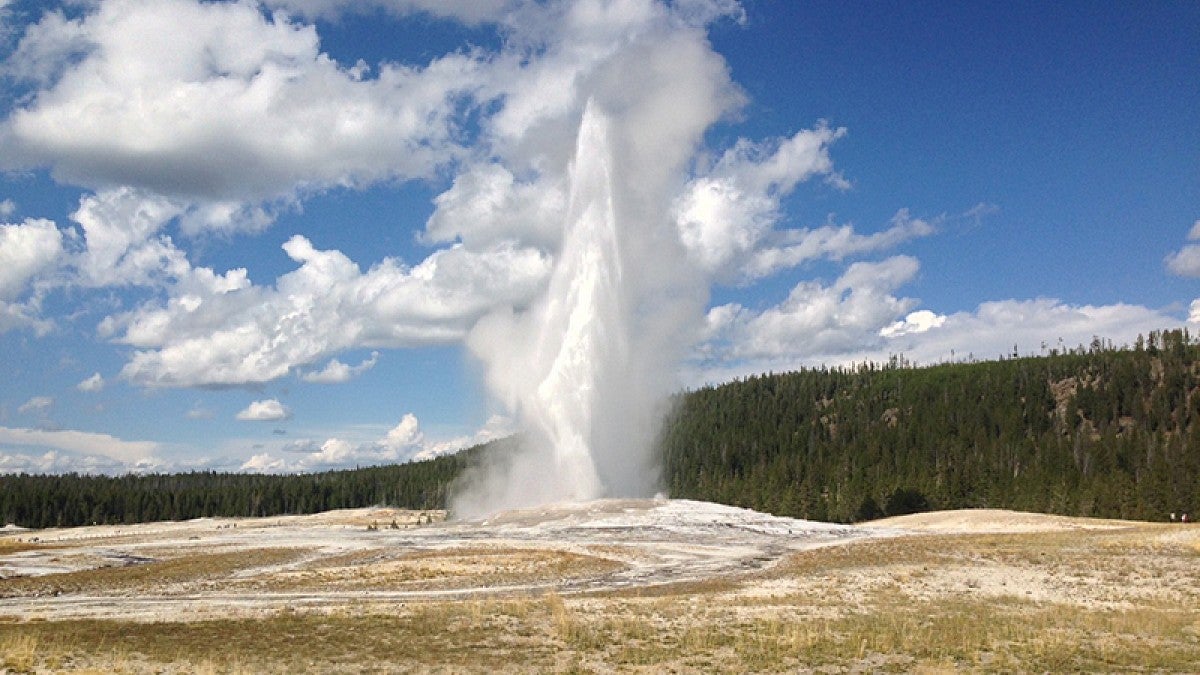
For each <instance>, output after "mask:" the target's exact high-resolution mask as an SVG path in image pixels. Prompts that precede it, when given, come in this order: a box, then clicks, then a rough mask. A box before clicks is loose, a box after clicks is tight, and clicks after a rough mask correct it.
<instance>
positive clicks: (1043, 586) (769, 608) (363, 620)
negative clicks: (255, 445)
mask: <svg viewBox="0 0 1200 675" xmlns="http://www.w3.org/2000/svg"><path fill="white" fill-rule="evenodd" d="M1178 532H1179V531H1172V530H1165V529H1156V528H1150V527H1147V528H1138V529H1132V530H1121V531H1107V532H1106V531H1065V532H1051V533H1033V534H1029V533H1027V534H1013V535H1000V534H996V535H945V534H929V535H921V536H912V537H905V538H897V539H883V540H872V541H857V542H853V543H849V544H846V545H839V546H833V547H828V548H822V549H815V550H810V551H804V552H799V553H795V554H792V555H790V556H788V557H787V558H785V559H784V560H783V561H781V562H780V563H779V564H778V565H776V566H775V567H773V568H772V569H770V570H769V571H767V572H760V573H752V574H747V575H743V576H738V577H715V578H712V579H706V580H700V581H694V582H686V583H676V584H668V585H664V586H656V587H643V588H638V589H628V590H615V591H609V592H604V593H589V594H579V595H568V594H563V593H547V594H537V595H526V596H519V597H510V598H505V599H496V598H492V599H474V600H461V601H429V602H408V603H393V604H382V603H374V604H370V605H367V604H361V603H360V604H358V605H346V606H341V607H333V608H330V607H328V606H327V607H325V608H324V609H319V610H318V609H314V610H309V611H305V612H298V611H283V612H278V613H275V614H271V615H268V616H261V617H257V618H225V619H221V620H210V621H192V622H183V621H176V622H159V623H153V622H132V621H104V620H88V621H84V620H63V621H7V622H5V621H3V620H0V672H2V671H4V670H8V671H11V672H28V671H36V670H41V671H52V672H54V671H70V672H76V671H83V672H87V670H88V669H91V670H92V671H94V672H130V673H139V672H162V673H173V672H189V673H190V672H213V673H217V672H221V673H225V672H347V673H349V672H371V671H434V672H499V673H504V672H530V671H556V672H596V671H600V672H611V671H621V672H625V671H632V672H662V671H674V672H689V671H700V672H730V673H733V672H792V671H796V670H804V669H815V670H826V671H831V672H843V671H859V672H888V671H890V672H918V673H949V672H964V671H965V672H995V671H1001V672H1031V671H1042V672H1069V671H1089V672H1112V671H1151V672H1194V670H1195V664H1196V663H1200V611H1198V610H1197V609H1196V608H1197V607H1198V606H1200V603H1198V600H1200V551H1198V550H1197V548H1196V540H1195V538H1180V537H1175V535H1176V534H1177V533H1178ZM305 553H306V552H303V551H296V550H282V549H264V550H260V551H255V552H252V553H249V554H248V553H238V554H210V555H205V556H186V557H180V558H177V559H173V560H167V561H163V562H161V563H152V564H149V565H143V566H138V567H134V568H120V569H112V570H93V571H92V572H90V573H76V574H72V575H58V576H61V577H68V578H73V579H75V580H76V582H77V583H78V584H79V585H80V587H84V588H91V589H98V588H101V587H103V586H104V585H105V584H109V583H115V584H117V585H118V586H119V587H121V588H125V589H129V588H137V587H140V586H145V587H154V588H159V587H163V586H164V585H165V584H166V583H167V582H166V580H175V582H178V581H181V580H182V581H184V582H186V583H192V584H195V583H199V582H207V581H208V580H211V579H216V578H223V577H228V576H229V575H230V574H231V573H232V572H233V571H236V570H238V569H248V568H250V567H253V566H256V565H257V566H268V565H275V564H282V563H286V562H289V561H297V560H298V561H300V564H298V565H297V566H296V567H295V569H289V570H285V571H284V572H283V573H281V572H279V571H274V572H272V573H271V574H270V575H268V577H267V578H270V579H281V578H286V576H284V577H281V576H280V575H281V574H292V573H301V574H309V575H316V574H319V573H324V574H326V575H327V576H326V577H324V579H326V581H328V580H329V579H342V581H341V582H337V583H345V584H351V585H353V584H375V583H377V582H378V579H379V578H380V577H378V576H373V575H375V573H376V572H378V571H379V570H380V569H388V567H387V566H389V565H390V566H394V568H395V569H396V570H398V571H397V572H396V574H397V575H401V576H396V577H395V578H394V581H395V583H401V582H400V581H396V580H398V579H401V578H402V575H404V574H408V575H410V577H411V578H414V579H416V578H417V577H419V575H417V572H418V571H420V570H425V571H426V572H429V573H430V574H432V575H433V576H432V577H429V578H427V579H425V580H424V581H421V580H420V579H417V581H418V582H420V583H425V582H429V583H434V582H437V583H442V582H443V581H446V580H456V579H459V578H460V577H462V578H466V577H470V578H472V579H473V581H475V582H478V581H479V580H480V579H479V578H478V577H476V576H475V575H482V577H483V578H487V579H511V578H517V577H520V578H526V579H528V578H553V577H556V576H559V575H562V577H561V578H567V577H569V576H570V575H572V574H575V575H585V574H587V575H590V574H595V573H598V571H603V570H604V569H608V567H607V566H610V565H616V566H618V567H619V565H620V563H616V562H614V561H612V560H609V559H607V558H604V557H599V556H586V555H581V554H575V553H568V552H563V551H558V550H553V549H525V548H511V547H510V548H505V547H468V548H456V549H447V550H440V551H427V552H420V553H416V554H412V553H406V552H404V551H395V552H393V551H388V550H381V549H376V550H373V551H371V552H369V553H368V552H352V553H347V554H344V555H340V556H337V557H332V556H331V557H328V558H324V559H320V560H318V561H316V562H312V563H309V562H304V561H303V559H301V558H298V556H302V555H305ZM380 566H383V567H380ZM372 570H374V571H372ZM423 573H424V572H422V574H423ZM123 574H133V575H135V576H134V577H133V578H132V579H131V578H125V577H122V576H121V575H123ZM138 575H144V577H143V576H138ZM339 575H341V576H339ZM412 575H417V576H416V577H413V576H412ZM462 575H466V576H465V577H463V576H462ZM488 575H491V576H488ZM321 578H322V577H319V576H314V577H312V578H308V580H307V581H305V582H304V583H306V584H314V585H315V586H320V584H321V583H324V582H320V581H319V579H321ZM14 581H23V580H8V581H4V582H0V593H3V591H4V589H6V588H9V587H10V586H9V584H11V583H12V582H14ZM42 581H45V579H43V580H42ZM328 583H330V584H333V586H332V587H337V586H336V583H334V582H328ZM403 583H409V582H403ZM989 584H990V585H989ZM315 586H314V587H315ZM228 587H229V584H228V582H226V583H225V585H223V586H219V587H218V588H228ZM363 587H366V586H363ZM372 587H375V586H372ZM1030 588H1033V589H1035V590H1036V591H1037V593H1036V594H1033V595H1029V594H1027V593H1026V590H1027V589H1030ZM97 592H98V591H97Z"/></svg>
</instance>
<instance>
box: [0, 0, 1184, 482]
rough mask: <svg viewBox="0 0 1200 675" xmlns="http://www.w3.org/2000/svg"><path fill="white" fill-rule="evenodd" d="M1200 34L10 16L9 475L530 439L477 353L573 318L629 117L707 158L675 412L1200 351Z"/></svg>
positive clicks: (631, 19) (739, 11)
mask: <svg viewBox="0 0 1200 675" xmlns="http://www.w3.org/2000/svg"><path fill="white" fill-rule="evenodd" d="M1197 35H1200V5H1197V4H1196V3H1194V2H1155V3H1095V2H1079V3H1071V2H1067V3H1054V4H1047V3H1032V2H1030V3H1022V2H1017V3H1014V2H972V3H944V2H906V3H883V2H864V3H845V2H782V1H779V2H767V1H763V0H759V1H750V0H748V1H746V2H743V3H741V4H738V3H736V2H734V1H733V0H686V1H685V0H678V1H677V2H672V3H661V2H651V1H650V0H619V1H618V0H613V1H611V2H601V1H599V0H592V1H582V2H573V3H564V2H540V3H534V2H525V1H522V0H488V1H480V2H470V1H467V0H463V1H461V2H449V1H447V2H435V1H434V0H393V1H387V0H371V1H370V2H347V1H344V0H265V1H263V2H251V1H249V0H247V1H244V2H237V3H220V2H217V3H201V2H196V1H194V0H108V1H100V2H90V1H89V2H68V3H63V4H62V5H61V6H59V5H57V4H56V3H51V2H33V1H29V0H0V59H2V61H0V224H2V227H3V230H0V471H30V472H33V471H39V472H40V471H105V472H122V471H130V470H138V471H147V470H180V469H182V470H187V469H192V468H196V469H206V468H213V469H219V470H247V471H288V470H320V469H325V468H336V467H342V466H355V465H362V464H371V463H379V462H393V461H404V460H407V459H410V458H412V457H424V456H429V455H432V454H436V453H439V452H446V451H449V450H452V449H455V448H458V447H462V446H463V445H468V444H471V443H474V442H478V441H481V440H486V439H488V438H492V437H496V436H498V435H504V434H507V433H510V432H511V431H512V430H513V429H515V428H517V426H518V425H519V424H520V420H519V418H518V417H517V411H514V410H510V409H507V408H506V406H505V403H504V402H503V401H502V400H500V399H501V398H502V397H500V396H497V395H496V392H495V391H490V390H489V389H488V388H487V387H486V386H485V384H484V379H485V378H484V376H483V374H484V370H485V366H484V365H483V364H482V363H481V362H480V358H481V357H480V355H479V354H478V353H473V352H472V350H471V349H469V348H468V347H467V343H468V341H469V340H470V339H471V335H472V334H477V332H478V331H477V322H479V321H480V320H481V319H482V318H484V317H487V316H489V315H492V314H495V313H497V312H506V311H512V310H513V309H514V308H515V309H516V311H518V312H519V311H522V310H523V309H524V308H526V307H528V306H530V304H531V303H536V302H537V300H538V298H540V297H542V296H544V294H545V293H546V285H547V282H548V279H549V276H550V273H551V270H552V269H553V268H554V265H555V261H556V260H557V255H558V253H559V252H560V251H559V247H560V246H561V243H562V231H563V228H564V227H566V226H567V225H568V223H566V222H564V215H563V213H564V211H563V202H564V199H565V195H566V194H567V193H568V192H569V187H570V186H569V173H568V167H569V166H570V164H571V162H572V152H573V148H574V133H575V130H577V129H578V127H579V123H580V122H579V121H580V118H581V116H582V114H583V110H584V107H585V104H586V102H587V101H588V100H590V99H595V98H597V97H601V98H602V97H603V96H605V95H607V96H610V98H613V100H614V101H616V102H615V103H612V105H613V106H615V107H614V110H615V109H617V108H619V107H620V105H626V104H627V107H628V109H629V110H638V111H642V112H640V113H638V114H637V115H635V114H634V113H624V114H625V116H624V117H619V116H618V118H616V122H615V123H616V124H619V125H623V126H622V127H621V128H622V129H626V130H627V131H628V132H629V133H631V134H644V137H645V138H647V139H651V142H654V143H660V142H661V143H663V148H664V151H665V152H668V153H677V154H678V155H679V156H680V157H685V158H686V161H685V162H683V163H681V164H680V166H681V167H682V168H680V169H679V170H678V171H677V172H676V173H677V175H674V176H673V182H672V183H671V185H673V186H674V187H673V188H672V191H671V192H669V193H664V194H663V195H660V196H658V197H656V198H657V199H658V203H659V204H658V205H659V206H661V210H662V212H663V213H664V214H666V215H665V216H663V217H666V218H669V219H670V220H671V222H670V225H671V227H672V228H674V229H673V230H672V231H673V232H675V233H676V235H677V237H678V240H677V241H676V242H675V244H676V245H677V247H678V248H679V250H680V251H682V253H681V254H680V256H681V258H680V260H679V261H676V262H678V263H679V265H680V266H682V267H686V268H687V270H688V273H689V274H694V275H696V276H695V278H697V279H700V280H701V283H702V284H704V285H706V286H707V288H708V301H707V304H706V306H705V307H704V308H702V309H703V311H700V312H697V313H695V316H692V317H690V318H688V317H685V318H684V319H682V320H681V321H683V323H682V324H681V325H680V326H679V327H678V330H679V334H680V335H687V336H689V337H688V341H689V344H688V345H686V346H687V349H686V350H685V351H684V353H683V354H682V356H681V357H680V358H679V359H678V362H677V363H676V364H675V368H674V376H675V377H676V378H677V382H676V383H675V384H676V386H677V387H678V388H683V387H688V386H695V385H698V384H702V383H705V382H721V381H724V380H726V379H729V378H732V377H737V376H741V375H745V374H749V373H755V372H763V371H767V370H774V371H779V370H784V369H787V368H794V367H799V366H811V365H818V364H841V363H853V362H859V361H862V360H866V359H873V360H886V359H887V358H888V356H890V355H892V354H900V353H903V354H905V355H906V356H907V357H908V358H910V359H913V360H916V361H918V362H921V363H935V362H939V361H944V360H948V359H951V358H965V357H966V356H967V355H974V356H976V357H979V358H992V357H995V356H997V355H999V354H1002V353H1008V352H1010V351H1011V350H1012V348H1013V346H1014V344H1015V345H1016V346H1017V347H1018V348H1019V350H1020V351H1021V352H1022V353H1026V354H1036V353H1039V352H1040V351H1041V350H1042V349H1043V345H1046V346H1047V347H1048V348H1052V347H1056V346H1058V345H1059V344H1062V345H1065V346H1067V347H1071V346H1075V345H1079V344H1084V343H1087V342H1090V340H1091V339H1092V337H1093V336H1100V337H1104V338H1107V339H1111V340H1113V341H1114V342H1116V343H1118V344H1120V343H1126V342H1130V341H1132V339H1133V338H1134V336H1136V335H1137V334H1139V333H1145V332H1147V331H1150V330H1154V329H1162V328H1172V327H1178V326H1185V325H1190V326H1192V327H1193V331H1195V329H1196V325H1195V324H1197V323H1200V302H1197V298H1200V280H1198V279H1200V112H1198V111H1200V40H1197V39H1196V36H1197ZM639 50H642V51H639ZM672 50H674V51H672ZM643 52H645V53H647V54H651V55H652V56H653V59H654V60H653V62H652V65H646V63H647V61H646V59H647V58H648V57H645V56H644V55H643ZM654 68H657V69H659V71H661V72H662V73H665V75H663V78H665V79H663V78H660V79H655V78H654V77H650V76H647V74H646V71H647V70H653V69H654ZM656 72H657V71H656ZM664 81H668V82H671V86H672V88H671V89H670V92H669V94H670V95H664V94H663V93H662V91H661V90H662V88H663V85H662V82H664ZM605 87H607V88H608V89H605ZM606 91H607V92H610V93H608V94H605V93H604V92H606ZM612 91H616V92H618V94H612V93H611V92H612ZM657 114H661V115H665V116H666V117H668V118H672V119H674V118H676V117H677V118H680V119H688V120H693V119H694V120H696V123H695V124H694V125H693V126H694V127H695V131H696V137H695V138H692V137H690V136H689V137H687V138H682V137H681V139H675V138H674V137H671V138H669V139H666V140H663V139H662V138H660V136H661V134H659V133H658V132H659V129H658V127H656V126H655V124H656V122H655V119H657V118H656V117H655V115H657ZM614 115H616V113H614ZM639 115H640V116H639ZM639 125H640V126H639ZM667 126H669V125H667ZM663 128H664V129H665V128H667V127H666V126H664V127H663ZM689 128H691V127H689ZM664 133H665V132H664ZM672 143H673V144H674V145H672ZM671 156H675V154H672V155H671ZM618 168H620V167H618ZM672 269H674V267H672ZM689 278H690V277H689ZM688 321H691V322H692V323H691V324H689V323H688ZM692 324H694V325H692Z"/></svg>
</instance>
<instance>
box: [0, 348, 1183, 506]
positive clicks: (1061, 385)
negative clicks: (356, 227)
mask: <svg viewBox="0 0 1200 675" xmlns="http://www.w3.org/2000/svg"><path fill="white" fill-rule="evenodd" d="M1198 386H1200V344H1197V343H1194V342H1193V341H1192V339H1191V337H1190V336H1189V335H1188V334H1187V333H1186V332H1185V331H1167V332H1162V333H1153V334H1151V335H1150V336H1148V337H1147V338H1146V339H1144V340H1142V339H1139V340H1138V342H1137V343H1136V344H1135V345H1134V346H1133V347H1131V348H1128V349H1114V348H1112V347H1111V346H1108V345H1106V344H1104V343H1103V342H1102V341H1101V340H1095V341H1094V342H1093V344H1092V345H1091V346H1090V348H1087V349H1084V348H1080V349H1075V350H1071V351H1068V352H1057V351H1051V352H1050V353H1048V354H1047V355H1044V356H1037V357H1025V358H1016V357H1014V358H1008V359H1001V360H997V361H988V362H971V363H950V364H942V365H936V366H930V367H920V368H917V367H912V366H910V365H909V364H907V363H905V362H904V360H903V359H902V358H896V359H893V360H892V362H891V363H888V364H884V365H873V364H867V365H862V366H859V367H857V368H853V369H820V370H807V371H801V372H794V373H785V374H772V375H764V376H760V377H752V378H748V379H745V380H741V381H737V382H732V383H729V384H725V385H721V386H717V387H707V388H704V389H701V390H698V391H694V392H690V393H686V394H681V395H680V396H679V398H678V400H677V401H676V407H675V414H674V415H673V416H672V417H671V419H670V420H669V421H668V424H667V425H666V428H665V429H664V432H663V436H662V443H661V445H662V452H663V459H664V472H663V483H664V486H665V487H666V488H667V489H668V491H669V494H670V495H671V496H672V497H676V498H687V499H699V500H706V501H715V502H720V503H725V504H730V505H735V506H742V507H747V508H753V509H756V510H760V511H765V512H769V513H773V514H776V515H781V516H791V517H800V518H806V519H812V520H827V521H838V522H850V521H859V520H869V519H871V518H875V517H878V516H881V515H896V514H901V513H909V512H914V511H926V510H931V509H960V508H1005V509H1017V510H1021V511H1037V512H1043V513H1054V514H1061V515H1068V516H1092V517H1105V518H1125V519H1139V520H1166V519H1167V518H1168V516H1169V514H1170V513H1171V512H1175V513H1183V512H1191V511H1192V510H1194V509H1196V510H1200V396H1197V388H1198ZM511 443H512V441H511V440H506V441H499V442H496V443H493V444H491V445H488V446H480V447H476V448H472V449H470V450H467V451H464V452H462V453H459V454H458V455H454V456H451V457H442V458H438V459H435V460H430V461H427V462H415V463H411V464H404V465H398V466H387V467H371V468H364V469H357V470H351V471H335V472H326V473H319V474H309V475H291V476H257V475H236V474H217V473H191V474H180V475H171V476H122V477H105V476H75V475H70V476H11V475H8V476H0V524H2V523H15V524H18V525H23V526H26V527H46V526H55V525H57V526H68V525H80V524H90V523H93V522H95V523H101V524H103V523H131V522H140V521H147V520H164V519H171V520H180V519H187V518H195V517H201V516H265V515H274V514H282V513H315V512H318V511H324V510H328V509H335V508H359V507H366V506H373V505H390V506H396V507H402V508H412V509H432V508H442V507H444V506H445V498H446V494H447V492H448V489H449V486H450V484H451V483H452V482H453V480H454V478H455V477H456V476H457V475H458V474H459V473H460V472H461V471H462V470H463V469H464V468H465V467H466V466H467V465H468V464H470V463H471V462H472V461H473V458H475V457H476V456H477V455H478V454H481V453H489V452H503V451H504V448H505V447H506V446H507V445H508V444H511ZM1197 515H1200V514H1197Z"/></svg>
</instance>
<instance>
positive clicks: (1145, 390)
mask: <svg viewBox="0 0 1200 675" xmlns="http://www.w3.org/2000/svg"><path fill="white" fill-rule="evenodd" d="M1198 385H1200V346H1198V345H1197V344H1194V343H1193V342H1192V340H1191V337H1190V336H1189V335H1188V333H1187V332H1186V331H1185V330H1177V331H1165V332H1155V333H1152V334H1150V336H1149V337H1148V338H1139V339H1138V340H1137V342H1136V343H1135V345H1134V346H1133V347H1132V348H1126V349H1114V348H1113V347H1112V346H1111V345H1110V344H1106V343H1104V342H1103V341H1102V340H1099V339H1096V340H1093V342H1092V344H1091V345H1090V346H1089V347H1087V348H1083V347H1080V348H1078V349H1074V350H1070V351H1067V352H1059V351H1058V350H1054V351H1052V352H1050V353H1049V354H1047V355H1045V356H1038V357H1025V358H1021V357H1017V356H1014V357H1012V358H1004V359H1000V360H996V361H990V362H977V363H948V364H943V365H937V366H931V367H924V368H912V367H908V366H907V365H906V364H905V363H904V361H903V359H893V360H892V361H891V362H890V363H888V364H886V365H872V364H866V365H862V366H858V367H856V368H846V369H838V368H835V369H820V370H806V371H802V372H795V373H787V374H782V375H765V376H761V377H751V378H748V379H745V380H742V381H738V382H734V383H730V384H726V385H723V386H719V387H709V388H705V389H701V390H699V391H695V392H692V393H690V394H687V395H686V396H683V397H681V399H680V400H679V403H678V411H677V413H676V415H675V417H674V418H673V420H672V422H671V424H670V425H669V426H668V428H667V430H666V433H665V436H664V440H663V452H664V455H665V466H666V471H665V474H666V477H667V481H668V487H669V492H670V494H671V495H672V496H674V497H689V498H696V499H708V500H712V501H717V502H723V503H728V504H733V505H737V506H744V507H748V508H753V509H757V510H761V511H767V512H770V513H775V514H779V515H788V516H795V517H801V518H809V519H814V520H828V521H839V522H849V521H857V520H865V519H870V518H873V517H877V516H879V515H884V514H887V515H892V514H899V513H908V512H913V511H920V510H927V509H959V508H1008V509H1017V510H1023V511H1036V512H1044V513H1056V514H1063V515H1078V516H1097V517H1112V518H1132V519H1141V520H1166V519H1168V518H1169V514H1170V513H1172V512H1175V513H1177V514H1182V513H1184V512H1189V513H1190V512H1192V510H1194V509H1195V510H1200V391H1198ZM1194 515H1200V514H1194Z"/></svg>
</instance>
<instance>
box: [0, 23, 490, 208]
mask: <svg viewBox="0 0 1200 675" xmlns="http://www.w3.org/2000/svg"><path fill="white" fill-rule="evenodd" d="M313 4H316V3H313ZM85 7H86V8H85V11H84V12H83V13H82V14H81V15H80V16H78V17H77V18H67V17H66V16H64V15H63V14H61V13H59V12H54V11H51V12H47V13H46V14H45V15H44V16H43V17H42V19H41V20H40V21H39V22H38V23H36V24H33V25H32V26H30V27H29V28H28V29H27V30H26V32H25V34H24V36H23V37H22V38H21V40H20V42H19V43H18V45H17V48H16V50H15V51H14V53H13V54H12V56H11V57H10V58H9V60H8V62H7V66H6V67H7V70H8V74H9V75H11V76H15V77H19V78H24V79H26V80H28V81H30V82H32V83H34V84H36V85H37V86H39V87H41V91H40V92H39V93H38V95H37V96H35V97H31V98H30V99H28V100H27V101H25V102H23V103H22V105H19V106H18V107H17V108H16V109H15V110H14V111H13V112H12V114H11V115H9V117H8V119H7V120H5V121H4V122H3V124H2V125H0V157H4V158H5V159H4V160H3V162H4V164H5V165H6V167H7V168H18V167H43V166H47V167H50V169H51V170H52V172H53V174H54V175H55V176H56V177H57V178H58V179H59V180H61V181H64V182H68V183H72V184H76V185H82V186H86V187H91V188H95V189H104V188H109V187H112V186H119V185H126V186H135V187H138V188H141V189H146V190H149V191H152V192H154V193H156V194H159V195H164V196H170V197H176V198H183V199H186V200H189V201H192V202H216V203H221V202H225V203H229V202H254V201H259V200H263V199H274V198H279V197H288V196H291V195H294V194H296V191H297V190H298V189H299V190H304V189H323V188H327V187H332V186H362V185H366V184H370V183H373V182H376V181H379V180H385V179H393V178H400V179H404V178H412V177H426V176H430V175H432V172H433V171H434V170H435V169H436V168H437V167H438V166H441V165H443V164H444V163H445V162H448V161H452V160H453V158H454V157H456V156H458V155H459V154H460V153H459V151H458V150H457V149H456V145H455V142H454V135H455V133H456V127H455V122H454V116H455V113H456V106H457V105H458V101H459V99H461V97H462V96H464V95H465V94H467V93H468V92H470V91H471V90H472V89H473V88H474V87H475V86H476V85H475V84H474V82H475V79H476V76H475V71H476V70H477V68H478V66H479V62H478V60H477V58H476V57H475V56H474V55H472V54H470V53H453V54H449V55H447V56H444V57H442V58H439V59H436V60H434V61H432V62H431V63H429V64H426V65H423V66H420V67H414V66H405V65H400V64H389V63H385V64H381V65H379V66H378V67H377V68H376V69H374V72H373V73H372V75H373V76H372V77H366V70H367V69H366V68H365V67H364V66H359V67H355V64H351V65H350V66H349V67H346V66H343V65H342V64H339V63H337V62H336V61H334V60H333V59H331V58H329V57H328V56H327V55H325V54H323V53H321V52H320V49H319V39H318V36H317V33H316V30H315V28H314V26H312V25H310V24H305V23H302V22H297V21H293V20H292V19H291V18H289V17H288V16H287V15H286V14H281V13H276V14H267V13H264V12H262V11H261V10H260V8H259V7H258V6H257V3H254V2H245V1H244V2H228V3H207V2H198V1H196V0H112V1H111V2H104V3H96V4H94V5H86V6H85ZM464 7H465V5H464ZM226 211H227V210H226ZM214 222H216V223H218V224H219V223H220V222H222V220H221V218H217V219H216V220H215V221H214Z"/></svg>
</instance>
